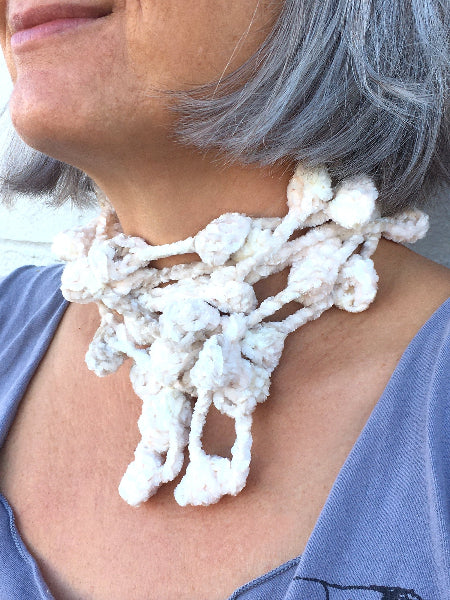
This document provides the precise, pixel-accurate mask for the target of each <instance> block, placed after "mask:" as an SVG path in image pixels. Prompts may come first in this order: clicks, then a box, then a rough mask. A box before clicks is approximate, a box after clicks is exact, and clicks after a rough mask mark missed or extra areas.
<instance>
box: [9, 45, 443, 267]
mask: <svg viewBox="0 0 450 600" xmlns="http://www.w3.org/2000/svg"><path fill="white" fill-rule="evenodd" d="M10 90H11V82H10V79H9V75H8V74H7V71H6V68H5V66H4V63H3V57H2V56H1V53H0V106H2V105H3V104H4V103H6V101H7V98H8V96H9V93H10ZM0 136H1V131H0ZM445 196H446V197H445V198H444V194H443V196H442V198H441V199H440V202H439V203H437V204H436V206H435V207H433V208H432V209H431V210H430V216H431V230H430V233H429V234H428V236H427V237H426V238H425V239H424V240H421V241H420V242H418V243H417V244H415V245H414V246H413V249H414V250H415V251H416V252H420V253H421V254H424V255H425V256H428V257H429V258H431V259H433V260H436V261H437V262H441V263H442V264H446V265H447V266H450V193H449V192H447V193H446V194H445ZM0 200H1V199H0ZM93 214H94V212H93V211H89V212H87V213H81V212H80V211H78V210H72V209H71V208H70V207H69V206H64V207H62V208H61V209H58V210H55V209H50V208H47V207H45V206H44V205H43V204H42V203H37V202H36V200H34V199H24V200H21V201H20V202H18V203H17V204H16V206H15V207H14V208H13V209H7V208H5V207H2V206H1V205H0V276H2V275H4V274H6V273H8V272H9V271H11V270H12V269H14V268H16V267H18V266H21V265H24V264H38V265H45V264H50V263H52V262H54V261H55V259H54V257H53V256H52V254H51V251H50V245H51V240H52V238H53V237H54V235H55V234H56V233H57V232H58V231H61V230H63V229H68V228H70V227H72V226H74V225H80V224H81V223H83V222H85V221H86V220H89V219H90V218H92V215H93Z"/></svg>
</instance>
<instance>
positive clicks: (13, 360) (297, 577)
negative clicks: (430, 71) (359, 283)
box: [0, 265, 450, 600]
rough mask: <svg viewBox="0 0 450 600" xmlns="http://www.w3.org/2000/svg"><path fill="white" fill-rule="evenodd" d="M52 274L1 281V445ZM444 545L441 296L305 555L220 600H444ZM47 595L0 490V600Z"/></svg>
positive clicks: (45, 318) (29, 271) (447, 552)
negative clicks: (226, 599)
mask: <svg viewBox="0 0 450 600" xmlns="http://www.w3.org/2000/svg"><path fill="white" fill-rule="evenodd" d="M61 270H62V267H61V266H60V265H55V266H52V267H46V268H43V267H41V268H38V267H23V268H21V269H18V270H17V271H14V272H13V273H12V274H11V275H9V276H8V277H6V278H5V279H3V280H2V281H1V282H0V340H1V343H0V445H2V444H3V442H4V440H5V438H6V435H7V433H8V430H9V428H10V426H11V423H12V421H13V419H14V416H15V414H16V410H17V407H18V404H19V402H20V400H21V398H22V397H23V395H24V393H25V390H26V388H27V386H28V383H29V382H30V380H31V378H32V376H33V374H34V372H35V370H36V368H37V366H38V364H39V361H40V360H41V358H42V357H43V356H44V354H45V351H46V349H47V347H48V345H49V343H50V341H51V340H52V337H53V335H54V332H55V330H56V328H57V327H58V324H59V322H60V320H61V317H62V315H63V314H64V311H65V309H66V306H67V303H66V302H65V300H64V299H63V297H62V295H61V293H60V291H59V286H60V277H61ZM298 510H299V512H300V511H301V510H302V506H299V507H298ZM449 545H450V300H448V301H447V302H446V303H444V304H443V305H442V306H441V307H440V308H439V309H438V310H437V311H436V312H435V313H434V315H433V316H432V317H431V318H430V319H429V320H428V321H427V323H425V325H424V326H423V327H422V329H421V330H420V331H419V332H418V333H417V335H416V336H415V337H414V339H413V340H412V342H411V343H410V344H409V346H408V348H407V349H406V351H405V352H404V354H403V356H402V358H401V360H400V362H399V364H398V365H397V367H396V369H395V371H394V373H393V375H392V377H391V379H390V380H389V382H388V384H387V386H386V388H385V390H384V392H383V394H382V396H381V398H380V399H379V401H378V403H377V405H376V406H375V408H374V410H373V412H372V414H371V416H370V418H369V420H368V421H367V423H366V425H365V427H364V429H363V431H362V432H361V434H360V436H359V438H358V440H357V441H356V443H355V445H354V447H353V449H352V450H351V452H350V454H349V456H348V458H347V460H346V461H345V463H344V465H343V467H342V469H341V471H340V472H339V475H338V477H337V479H336V481H335V482H334V484H333V487H332V489H331V492H330V494H329V496H328V499H327V501H326V503H325V506H324V508H323V510H322V512H321V514H320V516H319V519H318V521H317V523H316V525H315V527H314V530H313V532H312V534H311V537H310V539H309V541H308V543H307V546H306V548H305V550H304V552H303V554H302V555H301V556H299V557H297V558H294V559H293V560H291V561H289V562H287V563H285V564H283V565H281V566H280V567H278V568H277V569H274V570H273V571H271V572H270V573H267V574H266V575H263V576H262V577H259V578H258V579H255V580H253V581H251V582H250V583H248V584H246V585H244V586H242V587H241V588H239V589H238V590H236V591H235V592H234V593H233V594H232V595H231V596H230V599H229V600H232V599H233V600H234V599H238V598H239V599H241V600H413V599H414V600H450V548H449ZM44 598H45V599H51V598H52V596H51V594H50V592H49V590H48V589H47V586H46V585H45V582H44V581H43V579H42V577H41V574H40V572H39V569H38V567H37V565H36V562H35V561H34V559H33V557H32V556H31V555H30V553H29V552H28V550H27V548H26V547H25V545H24V543H23V541H22V540H21V538H20V534H19V532H18V531H17V529H16V527H15V524H14V517H13V512H12V509H11V507H10V506H9V504H8V502H7V500H6V499H5V498H4V497H3V496H1V495H0V600H38V599H39V600H42V599H44ZM124 600H126V599H124ZM174 600H176V599H174Z"/></svg>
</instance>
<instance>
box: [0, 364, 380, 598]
mask: <svg viewBox="0 0 450 600" xmlns="http://www.w3.org/2000/svg"><path fill="white" fill-rule="evenodd" d="M123 381H124V378H123V377H121V376H120V374H117V376H111V379H106V380H101V379H98V378H97V377H95V376H94V375H91V374H89V373H85V374H84V376H83V378H81V377H80V374H79V373H77V372H76V369H75V371H74V372H73V373H71V374H69V373H66V376H65V377H64V378H63V379H61V378H59V377H56V376H55V375H54V372H53V371H52V370H51V369H50V367H49V365H48V364H47V366H46V365H45V364H44V365H43V366H42V370H41V372H40V373H39V374H38V376H36V377H35V378H34V380H33V382H32V384H31V386H30V387H29V389H28V392H27V395H26V397H25V398H24V400H23V402H22V404H21V407H20V410H19V414H18V416H17V418H16V421H15V423H14V425H13V428H12V430H11V432H10V435H9V436H8V439H7V442H6V444H5V446H4V448H3V449H2V452H1V454H0V471H1V472H0V475H1V480H0V481H1V484H0V487H1V491H2V492H3V493H4V495H5V497H6V498H7V499H8V500H9V501H10V503H11V505H12V506H13V508H14V510H15V513H16V518H17V523H18V528H19V531H20V533H21V535H22V536H23V538H24V541H25V543H26V545H27V546H28V548H29V549H30V551H31V553H32V555H33V556H34V557H35V558H36V559H37V562H38V564H39V566H40V568H41V571H42V573H43V577H44V579H45V580H46V582H47V583H48V585H49V586H50V589H51V591H52V592H53V594H54V595H55V598H56V599H57V600H74V599H77V600H78V599H80V600H88V599H89V600H90V599H92V600H103V599H106V598H108V600H115V599H117V600H119V599H120V600H122V599H123V598H126V599H127V600H144V599H145V600H151V599H152V598H155V599H156V598H157V599H158V600H165V599H167V600H168V599H172V598H174V597H177V598H180V600H183V599H184V600H194V599H200V598H209V599H211V600H214V599H217V600H222V599H224V598H227V597H228V596H229V595H230V594H231V593H232V592H233V591H234V590H235V589H236V588H237V587H239V586H240V585H242V584H244V583H246V582H247V581H249V580H251V579H254V578H255V577H258V576H260V575H262V574H264V573H266V572H267V571H269V570H270V569H273V568H275V567H276V566H278V565H280V564H282V563H283V562H285V561H287V560H289V559H291V558H294V557H295V556H298V555H299V554H301V553H302V551H303V549H304V546H305V544H306V542H307V540H308V538H309V536H310V533H311V531H312V529H313V527H314V524H315V522H316V520H317V518H318V516H319V513H320V510H321V508H322V506H323V504H324V502H325V500H326V498H327V495H328V493H329V490H330V488H331V486H332V484H333V481H334V479H335V477H336V475H337V473H338V472H339V469H340V468H341V466H342V464H343V462H344V461H345V458H346V456H347V454H348V452H349V451H350V449H351V447H352V445H353V443H354V441H355V439H356V437H357V435H358V433H359V431H360V429H361V428H362V426H363V425H364V422H365V420H366V418H367V416H368V410H369V407H368V406H366V409H365V410H364V411H361V413H360V414H359V415H358V416H357V418H356V419H354V420H353V424H352V425H349V414H347V415H346V416H343V415H342V414H341V412H339V411H336V404H335V403H334V402H333V401H330V400H328V401H327V403H325V402H324V398H323V397H322V396H323V394H322V395H316V396H314V395H311V394H310V395H309V396H306V390H305V391H304V392H305V393H303V394H302V393H300V394H299V398H298V405H297V407H296V410H295V411H292V409H291V410H290V411H288V412H287V411H286V410H285V403H284V402H282V401H281V399H277V398H276V395H274V397H273V398H269V400H268V403H269V402H271V401H272V407H270V405H269V404H267V405H263V406H260V407H258V408H257V409H256V412H255V422H254V426H253V433H254V444H253V452H252V454H253V459H252V465H251V470H250V476H249V479H248V482H247V486H246V488H245V489H244V491H243V492H242V493H241V494H240V495H239V496H237V497H227V498H224V499H223V500H221V501H220V502H219V503H218V504H217V505H213V506H211V507H187V508H181V507H179V506H178V505H176V503H175V501H174V500H173V496H172V492H173V488H174V484H166V486H163V488H162V489H161V490H160V491H159V492H158V493H157V494H156V495H155V496H154V497H153V498H151V499H150V500H149V501H148V502H147V503H146V504H145V505H143V506H142V507H140V508H138V509H135V508H131V507H130V506H128V505H127V504H125V503H124V502H123V501H122V500H121V498H120V497H119V495H118V492H117V486H118V483H119V482H120V479H121V477H122V475H123V473H124V471H125V469H126V466H127V464H128V463H129V462H130V461H131V460H132V458H133V451H134V448H135V446H136V444H137V442H138V440H139V433H138V430H137V426H136V422H137V418H138V415H139V412H140V401H139V399H138V398H135V397H133V396H132V394H130V390H129V388H128V387H127V386H126V385H124V383H123ZM276 390H277V385H276V384H275V385H274V391H275V394H276ZM299 392H301V390H299ZM344 412H345V411H344ZM341 422H342V425H345V426H340V425H339V423H341ZM345 423H346V424H345ZM233 438H234V431H233V427H232V422H231V421H229V420H228V419H227V418H225V417H221V416H219V415H218V414H215V413H212V414H211V415H210V419H209V423H208V425H207V428H206V431H205V437H204V440H203V441H204V446H205V448H206V449H207V450H208V451H209V452H211V453H218V454H223V455H226V454H227V453H228V452H229V448H230V447H231V445H232V443H233ZM175 483H176V482H175Z"/></svg>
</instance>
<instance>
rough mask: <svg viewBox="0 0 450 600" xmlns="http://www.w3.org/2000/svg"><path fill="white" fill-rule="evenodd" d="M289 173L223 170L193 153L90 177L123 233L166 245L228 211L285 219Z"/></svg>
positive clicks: (288, 169)
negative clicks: (109, 205)
mask: <svg viewBox="0 0 450 600" xmlns="http://www.w3.org/2000/svg"><path fill="white" fill-rule="evenodd" d="M293 171H294V166H292V167H284V168H280V167H277V168H275V167H271V168H269V167H266V168H260V167H255V166H245V167H244V166H240V165H229V166H222V165H221V164H219V163H216V162H213V161H211V160H208V159H207V158H205V157H204V156H201V155H199V154H195V153H193V152H192V151H191V152H189V153H188V154H183V152H178V153H176V152H174V156H173V158H172V159H171V160H170V162H169V161H160V162H159V161H158V162H153V163H145V164H143V165H142V166H141V167H139V166H138V167H137V168H136V165H135V164H134V165H133V166H132V167H127V168H121V169H119V170H117V169H114V170H113V171H111V170H110V171H109V173H108V176H107V177H105V178H103V177H102V176H100V177H94V179H95V181H96V182H97V183H98V185H99V187H100V188H101V189H102V190H103V192H104V193H105V194H106V196H107V197H108V199H109V200H110V202H111V203H112V204H113V206H114V208H115V210H116V212H117V214H118V217H119V220H120V223H121V225H122V227H123V229H124V232H125V233H126V234H128V235H133V236H139V237H142V238H144V239H145V240H146V241H147V242H149V243H151V244H165V243H172V242H175V241H177V240H181V239H184V238H187V237H189V236H191V235H195V234H196V233H197V232H198V231H200V229H202V228H203V227H205V226H206V225H207V224H208V223H209V222H210V221H212V220H213V219H215V218H217V217H218V216H219V215H222V214H224V213H228V212H239V213H244V214H247V215H250V216H267V217H271V216H274V217H275V216H276V217H280V216H284V215H285V214H286V213H287V205H286V188H287V185H288V182H289V179H290V178H291V176H292V174H293ZM111 173H113V175H112V176H111Z"/></svg>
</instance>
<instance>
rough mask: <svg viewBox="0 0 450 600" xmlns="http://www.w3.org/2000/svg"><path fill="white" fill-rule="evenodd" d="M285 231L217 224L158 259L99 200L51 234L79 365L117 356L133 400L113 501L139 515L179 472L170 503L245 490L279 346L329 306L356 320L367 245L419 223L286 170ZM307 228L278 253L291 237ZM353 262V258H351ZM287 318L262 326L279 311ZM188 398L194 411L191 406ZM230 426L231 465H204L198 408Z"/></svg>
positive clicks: (353, 192) (366, 197)
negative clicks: (82, 326) (87, 315)
mask: <svg viewBox="0 0 450 600" xmlns="http://www.w3.org/2000/svg"><path fill="white" fill-rule="evenodd" d="M287 199H288V208H289V212H288V214H287V215H286V216H285V217H284V218H250V217H248V216H244V215H242V214H238V213H229V214H224V215H222V216H220V217H219V218H217V219H215V220H214V221H212V222H211V223H209V225H207V226H206V227H205V228H204V229H203V230H202V231H200V232H199V233H197V235H195V236H194V237H190V238H188V239H185V240H182V241H179V242H175V243H173V244H165V245H160V246H152V245H149V244H147V243H146V242H145V241H144V240H142V239H140V238H136V237H129V236H126V235H124V234H123V232H122V230H121V227H120V225H119V222H118V220H117V216H116V214H115V212H114V210H113V209H112V207H111V206H110V205H109V203H107V202H106V201H104V202H103V207H102V212H101V213H100V215H99V217H98V218H97V219H96V220H95V221H94V222H93V223H91V224H90V225H88V226H87V227H84V228H78V229H74V230H72V231H69V232H64V233H62V234H60V235H59V236H58V237H57V238H56V240H55V242H54V251H55V253H56V254H57V255H58V256H59V257H60V258H61V259H63V260H65V261H67V265H66V267H65V269H64V272H63V276H62V291H63V294H64V296H65V297H66V298H67V299H68V300H70V301H73V302H81V303H88V302H96V303H97V304H98V307H99V310H100V315H101V325H100V327H99V329H98V331H97V333H96V334H95V337H94V339H93V341H92V343H91V345H90V347H89V350H88V352H87V355H86V362H87V365H88V367H89V368H90V369H92V370H93V371H94V372H95V373H97V375H99V376H104V375H107V374H109V373H113V372H114V371H116V369H117V368H118V367H119V366H120V365H121V364H122V362H123V361H124V360H125V359H126V358H127V357H130V358H131V359H132V361H133V366H132V368H131V372H130V379H131V383H132V385H133V388H134V391H135V392H136V394H137V395H138V396H139V397H140V398H141V399H142V402H143V406H142V414H141V416H140V418H139V421H138V425H139V430H140V433H141V435H142V439H141V441H140V442H139V444H138V446H137V448H136V451H135V458H134V460H133V462H131V464H130V465H129V466H128V469H127V471H126V473H125V475H124V476H123V479H122V481H121V483H120V486H119V493H120V495H121V496H122V498H123V499H124V500H126V501H127V502H128V503H129V504H131V505H133V506H139V504H141V503H142V502H144V501H146V500H147V499H148V498H149V497H150V496H151V495H152V494H154V493H155V492H156V490H157V489H158V487H159V486H160V485H161V484H162V483H165V482H168V481H171V480H173V479H174V478H175V477H176V476H177V475H178V473H179V472H180V470H181V468H182V465H183V461H184V451H185V448H186V445H187V444H188V448H189V459H190V462H189V464H188V467H187V469H186V473H185V475H184V477H183V478H182V480H181V482H180V483H179V485H178V486H177V487H176V489H175V499H176V501H177V502H178V503H179V504H180V505H182V506H185V505H187V504H194V505H199V504H201V505H208V504H212V503H214V502H217V501H218V500H219V499H220V498H221V497H222V496H223V495H224V494H232V495H235V494H237V493H238V492H240V491H241V490H242V488H243V487H244V486H245V482H246V479H247V475H248V472H249V465H250V458H251V456H250V450H251V445H252V435H251V425H252V412H253V410H254V408H255V406H256V404H257V403H258V402H263V401H264V400H265V399H266V398H267V396H268V394H269V386H270V376H271V373H272V371H273V370H274V368H275V367H276V366H277V365H278V362H279V360H280V356H281V353H282V350H283V346H284V341H285V338H286V336H287V335H288V334H289V333H290V332H292V331H294V330H296V329H297V328H298V327H300V326H301V325H303V324H304V323H306V322H307V321H311V320H312V319H316V318H317V317H319V316H320V315H321V314H322V313H323V311H325V310H327V309H328V308H330V307H331V306H332V305H336V306H338V307H340V308H342V309H344V310H347V311H350V312H358V311H362V310H365V309H366V308H367V307H368V306H369V304H370V303H371V302H372V300H373V299H374V297H375V294H376V287H377V279H378V277H377V274H376V272H375V270H374V266H373V262H372V260H371V259H370V256H371V255H372V253H373V252H374V251H375V249H376V247H377V244H378V241H379V239H380V236H381V235H383V236H384V237H386V238H390V239H393V240H395V241H408V242H411V241H415V240H416V239H418V238H419V237H422V236H423V235H424V234H425V233H426V230H427V226H428V220H427V217H426V215H424V214H423V213H421V212H419V211H415V210H412V211H407V212H404V213H402V214H401V215H398V216H394V217H387V218H381V217H380V215H379V213H378V210H377V206H376V199H377V190H376V188H375V186H374V184H373V183H372V181H371V180H370V179H369V178H368V177H357V178H353V179H348V180H346V181H344V182H343V183H342V184H341V185H339V186H338V187H337V188H336V190H335V192H334V194H333V190H332V188H331V182H330V178H329V176H328V173H327V172H326V170H324V169H321V170H318V171H316V172H311V171H307V170H305V169H304V168H302V167H301V166H298V168H297V170H296V172H295V174H294V176H293V178H292V179H291V181H290V183H289V186H288V190H287ZM306 228H307V229H308V231H307V232H306V233H304V234H303V235H301V236H299V237H297V238H295V239H292V240H290V238H291V236H292V234H294V233H295V232H296V231H297V230H302V229H306ZM358 249H359V251H358ZM188 252H196V253H197V254H198V255H199V256H200V259H201V261H200V262H194V263H191V264H184V265H176V266H173V267H169V268H163V269H156V268H154V267H152V264H151V263H152V261H154V260H156V259H158V258H162V257H167V256H173V255H178V254H184V253H188ZM286 267H289V269H290V272H289V276H288V283H287V287H286V288H285V289H284V290H282V291H281V292H279V293H278V294H276V295H275V296H273V297H269V298H267V299H266V300H264V301H263V302H261V304H260V305H259V306H258V302H257V299H256V296H255V292H254V290H253V287H252V286H253V284H255V283H256V282H257V281H259V280H260V279H263V278H265V277H268V276H269V275H271V274H273V273H276V272H279V271H282V270H283V269H285V268H286ZM291 301H296V302H298V303H299V308H298V310H297V311H296V312H295V313H294V314H292V315H290V316H288V317H287V318H286V319H284V320H283V321H278V322H276V321H270V322H267V321H264V319H265V318H266V317H269V316H271V315H273V313H275V312H276V311H277V310H279V309H280V308H281V307H282V306H283V305H285V304H287V303H289V302H291ZM193 398H194V399H195V403H192V402H191V400H192V399H193ZM212 404H214V406H215V407H216V408H217V409H218V410H219V411H220V412H221V413H223V414H225V415H228V416H229V417H232V418H233V419H234V420H235V428H236V441H235V443H234V445H233V447H232V449H231V455H232V458H231V460H230V459H228V458H223V457H219V456H210V455H207V454H206V453H205V451H204V450H203V448H202V443H201V439H202V433H203V428H204V425H205V420H206V418H207V414H208V411H209V408H210V407H211V405H212Z"/></svg>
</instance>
